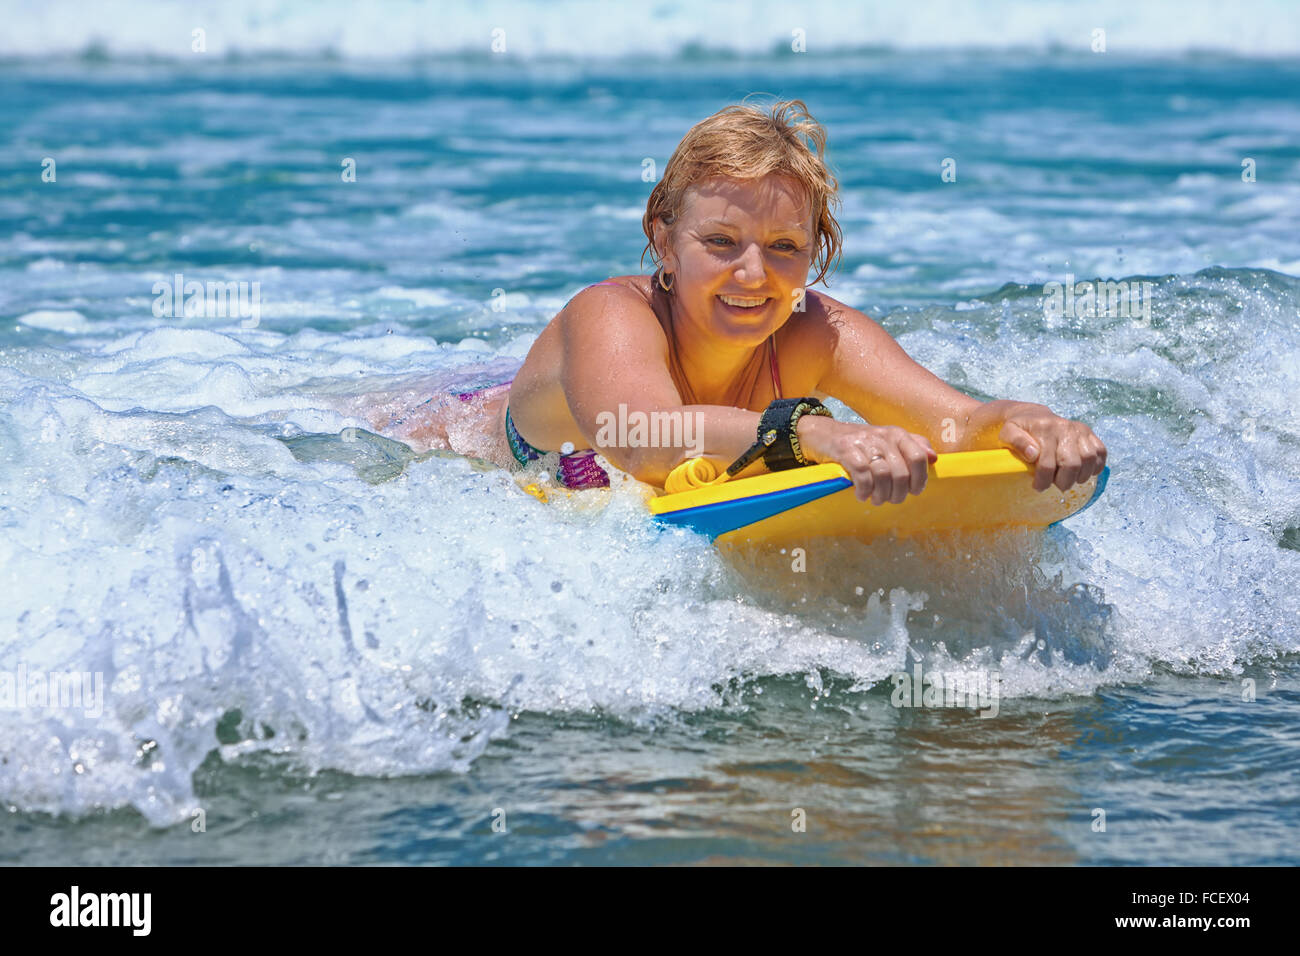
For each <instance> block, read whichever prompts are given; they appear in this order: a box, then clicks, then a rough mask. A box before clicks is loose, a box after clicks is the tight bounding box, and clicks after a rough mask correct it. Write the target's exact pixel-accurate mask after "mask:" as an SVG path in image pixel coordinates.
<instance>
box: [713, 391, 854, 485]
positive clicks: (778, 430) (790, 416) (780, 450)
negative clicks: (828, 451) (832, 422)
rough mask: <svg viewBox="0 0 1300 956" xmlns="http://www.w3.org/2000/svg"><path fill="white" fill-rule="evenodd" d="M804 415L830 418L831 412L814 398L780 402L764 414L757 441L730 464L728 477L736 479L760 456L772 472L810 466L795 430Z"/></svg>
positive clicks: (760, 422)
mask: <svg viewBox="0 0 1300 956" xmlns="http://www.w3.org/2000/svg"><path fill="white" fill-rule="evenodd" d="M805 415H823V416H825V417H826V418H831V417H832V415H831V410H830V409H829V408H827V407H826V406H825V405H823V404H822V403H821V402H819V401H818V400H817V399H815V398H778V399H777V400H776V401H774V402H773V403H772V404H771V405H769V406H767V409H766V410H765V411H764V412H763V417H762V418H760V419H759V422H758V441H756V442H754V444H753V445H752V446H750V449H749V450H748V451H747V452H745V453H744V454H743V455H741V456H740V457H739V458H737V459H736V460H735V461H734V462H732V463H731V465H730V467H728V468H727V475H728V476H729V477H735V476H736V475H737V474H738V473H740V472H742V471H744V470H745V469H746V468H748V467H749V466H750V465H751V464H752V463H753V462H754V461H756V460H757V459H758V457H759V455H762V456H763V462H764V464H766V465H767V467H768V470H769V471H785V470H786V469H787V468H799V467H801V466H803V465H807V464H809V462H808V460H807V459H805V458H804V456H803V450H802V449H801V448H800V447H799V437H798V435H796V434H795V428H796V426H797V425H798V424H799V419H801V418H802V417H803V416H805Z"/></svg>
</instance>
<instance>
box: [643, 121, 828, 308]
mask: <svg viewBox="0 0 1300 956" xmlns="http://www.w3.org/2000/svg"><path fill="white" fill-rule="evenodd" d="M809 141H811V144H812V146H811V148H810V146H809ZM825 149H826V130H825V128H823V127H822V125H821V124H820V123H818V122H817V121H816V120H815V119H813V117H812V114H811V113H809V112H808V107H807V106H805V105H804V103H803V101H802V100H782V101H780V102H776V103H773V104H772V105H771V106H770V108H769V109H768V110H767V111H764V110H763V109H762V108H761V107H758V106H752V105H747V104H745V103H743V102H742V103H739V104H735V105H732V106H727V107H724V108H723V109H720V110H718V112H716V113H714V114H713V115H712V116H710V117H708V118H707V119H704V120H701V121H700V122H698V123H696V124H695V125H694V126H692V127H691V128H690V130H689V131H688V132H687V134H686V135H685V136H684V137H682V141H681V142H680V143H678V144H677V148H676V149H675V150H673V155H672V156H671V157H670V158H669V160H668V165H667V166H666V167H664V175H663V178H662V179H660V180H659V182H658V183H656V184H655V188H654V189H653V190H652V191H651V193H650V198H649V200H648V201H647V202H646V210H645V215H644V216H642V217H641V228H642V230H644V232H645V234H646V237H647V238H648V239H649V241H648V242H647V243H646V247H645V249H644V250H643V251H642V252H641V260H642V262H644V261H645V256H646V253H647V252H649V253H650V254H651V258H652V260H653V261H654V262H655V265H656V267H658V265H659V260H658V258H657V256H656V250H655V248H654V224H655V222H656V221H657V220H662V221H663V224H664V225H665V226H667V227H668V230H669V234H670V235H671V233H672V229H673V226H674V224H675V223H676V222H677V219H678V217H679V216H681V214H682V211H683V209H684V208H685V205H686V191H687V190H688V189H689V188H690V187H691V186H694V185H697V184H698V183H701V182H703V181H704V180H706V179H710V178H712V177H714V176H723V177H726V178H729V179H737V180H747V179H761V178H762V177H764V176H766V175H768V174H770V173H778V174H781V175H785V176H789V177H790V178H791V179H793V180H795V181H796V182H798V183H799V184H800V185H801V186H802V187H803V189H804V192H805V195H807V197H808V198H809V200H810V201H811V203H812V212H813V218H814V220H815V222H816V225H815V227H814V230H813V242H814V245H815V246H816V247H817V251H816V253H815V254H814V256H813V260H812V266H813V268H815V269H817V270H818V273H817V278H815V279H813V281H812V282H811V283H809V284H810V285H812V284H815V283H818V282H821V281H822V279H824V278H825V277H826V274H827V271H828V270H830V269H831V267H832V264H833V263H834V262H835V261H836V260H838V259H839V257H840V246H841V243H842V241H843V235H842V233H841V232H840V224H839V223H838V222H836V220H835V217H834V216H833V215H832V214H831V205H832V204H834V205H836V206H838V205H839V203H840V198H839V183H838V182H837V180H836V179H835V176H834V175H833V174H832V173H831V171H830V167H829V166H827V164H826V162H825V160H824V159H823V155H824V153H825ZM814 150H815V151H814Z"/></svg>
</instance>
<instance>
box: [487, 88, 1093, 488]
mask: <svg viewBox="0 0 1300 956" xmlns="http://www.w3.org/2000/svg"><path fill="white" fill-rule="evenodd" d="M806 139H811V140H812V142H813V144H814V145H815V147H816V152H815V153H814V152H813V150H812V149H810V148H809V146H808V144H807V142H806ZM824 147H825V132H824V131H823V129H822V128H821V126H820V125H819V124H817V122H816V121H815V120H814V119H813V118H812V117H811V116H810V115H809V114H808V112H807V109H806V107H805V106H804V104H803V103H801V102H799V101H797V100H796V101H790V102H785V103H778V104H775V105H774V106H773V107H772V108H771V111H770V113H768V114H765V113H763V112H762V111H761V110H759V109H757V108H754V107H751V106H730V107H727V108H725V109H723V110H721V111H720V112H718V113H716V114H714V115H713V116H711V117H709V118H708V119H706V120H704V121H703V122H701V123H699V124H698V125H696V126H695V127H694V128H692V129H691V130H690V132H688V133H687V134H686V137H685V138H684V139H683V140H682V142H681V144H680V145H679V146H678V147H677V149H676V151H675V152H674V153H673V156H672V158H671V159H670V160H669V162H668V166H667V167H666V169H665V171H664V177H663V179H662V180H661V181H660V182H659V183H658V184H657V185H656V186H655V188H654V190H653V192H652V193H651V195H650V199H649V202H648V204H647V208H646V213H645V217H644V219H643V228H644V230H645V232H646V236H647V238H648V240H649V242H648V244H647V251H650V250H653V252H654V254H655V259H656V261H657V263H658V265H659V268H658V269H657V271H656V272H655V274H654V275H653V276H620V277H618V278H616V279H610V280H606V281H605V282H601V283H598V284H597V285H595V286H591V287H589V288H587V289H584V290H583V291H582V292H580V293H579V294H578V295H576V296H575V297H574V298H573V299H572V301H570V302H569V304H568V305H567V306H566V307H565V308H564V309H563V311H561V312H560V313H559V315H557V316H556V317H555V318H554V319H553V320H552V321H551V323H550V324H549V325H548V326H547V327H546V329H545V330H544V331H543V332H542V334H541V336H540V337H539V338H538V339H537V341H536V342H535V343H534V345H533V347H532V349H531V350H530V351H529V353H528V357H527V359H526V360H525V362H524V365H523V367H522V368H521V369H520V371H519V373H518V375H517V376H516V378H515V379H514V380H513V382H512V383H509V384H508V386H498V388H497V389H493V390H489V391H487V392H484V393H476V395H475V396H473V397H479V398H481V399H482V400H484V401H485V402H487V403H488V407H487V409H485V410H490V411H491V412H492V414H493V415H494V417H496V418H497V420H498V422H499V424H500V427H501V429H502V431H503V432H504V433H505V434H506V436H507V441H508V443H509V446H510V450H511V454H512V457H513V458H514V459H515V460H516V461H518V462H520V463H521V464H523V463H526V462H527V461H529V460H531V459H533V458H535V457H537V456H538V454H539V452H538V449H551V450H560V451H562V452H566V453H567V454H563V455H562V458H561V471H560V473H559V475H558V477H559V478H560V480H561V481H562V482H563V483H565V484H566V485H568V486H570V487H593V486H598V485H602V484H607V483H608V479H607V476H606V474H605V472H604V471H603V469H601V468H600V467H599V465H598V464H597V463H596V461H595V459H594V455H593V452H592V449H594V450H595V451H598V452H599V453H600V454H601V455H603V456H604V457H605V458H606V459H607V460H608V461H609V462H611V463H612V464H613V465H614V466H616V467H617V468H620V469H622V470H623V471H626V472H628V473H630V474H631V475H633V476H635V477H636V478H638V479H640V480H642V481H645V482H648V483H650V484H653V485H656V486H660V487H662V486H663V484H664V481H665V479H666V477H667V476H668V474H669V472H670V471H672V469H673V468H674V467H675V466H677V465H678V464H680V463H681V462H682V461H683V460H685V459H686V458H687V457H689V455H688V449H687V448H686V447H683V444H682V443H679V444H678V445H677V446H676V447H673V446H671V445H670V446H669V447H664V446H663V444H662V443H653V444H652V443H649V442H646V441H644V440H640V441H628V440H626V434H627V432H626V430H624V432H623V434H624V436H625V440H624V442H623V446H622V447H620V446H619V444H618V443H617V441H614V440H612V438H611V436H612V435H613V434H614V430H613V429H610V428H608V427H602V426H603V425H606V424H607V423H608V422H609V421H610V419H611V416H613V415H615V414H618V415H621V416H623V417H624V418H625V419H627V420H635V419H636V418H637V416H644V417H643V418H642V421H645V420H647V419H649V418H650V416H652V415H655V414H658V415H660V416H661V420H667V419H666V418H664V417H663V416H665V413H667V416H669V417H671V416H672V415H676V416H678V417H679V418H681V417H683V416H692V419H691V420H692V423H693V424H694V425H695V426H696V429H695V435H696V439H695V444H696V447H693V448H691V449H689V450H690V451H692V452H694V453H699V452H700V451H701V450H702V453H703V455H704V456H705V457H707V458H709V459H712V460H713V461H714V462H715V463H716V464H717V465H718V466H719V468H726V467H727V466H729V465H733V463H735V464H736V465H737V467H736V468H735V469H734V473H736V474H741V473H746V474H747V473H754V472H759V471H762V470H763V468H764V466H765V465H766V466H767V467H772V468H782V467H793V466H795V465H798V464H803V463H811V462H839V463H840V464H841V465H842V466H843V467H844V469H845V471H846V472H847V473H848V475H849V477H850V478H851V479H852V481H853V483H854V486H855V490H856V494H857V496H858V498H859V499H860V500H862V501H866V500H867V498H868V497H870V498H871V500H872V501H873V502H874V503H875V504H877V505H879V504H883V503H885V502H887V501H888V502H894V503H900V502H902V501H903V500H904V499H905V498H906V496H907V495H908V494H909V493H911V494H920V493H921V491H922V489H924V487H925V483H926V477H927V474H928V467H927V466H928V465H929V463H930V462H933V461H934V460H935V454H936V453H935V448H936V447H938V448H940V449H941V450H943V451H945V452H948V451H961V450H968V449H977V448H997V447H1003V446H1005V447H1009V448H1011V449H1012V450H1013V451H1014V452H1015V453H1016V454H1017V455H1018V456H1019V457H1020V458H1022V459H1024V460H1025V461H1027V462H1030V463H1032V464H1035V465H1036V466H1037V467H1036V470H1035V475H1034V487H1035V489H1037V490H1038V491H1044V490H1046V489H1047V488H1048V487H1049V486H1050V485H1055V486H1056V487H1057V488H1059V489H1061V490H1062V491H1064V490H1066V489H1068V488H1069V487H1070V486H1072V485H1074V484H1075V483H1078V482H1084V481H1087V480H1088V479H1089V478H1091V477H1092V476H1094V475H1097V474H1100V472H1101V470H1102V469H1103V468H1104V467H1105V465H1106V446H1105V445H1104V444H1102V442H1101V440H1100V439H1099V438H1098V437H1097V436H1096V435H1094V434H1093V432H1092V430H1091V429H1089V428H1088V426H1086V425H1084V424H1082V423H1080V422H1075V421H1068V420H1066V419H1064V418H1061V417H1059V416H1057V415H1055V414H1053V413H1052V412H1051V411H1050V410H1048V409H1047V408H1046V407H1044V406H1042V405H1037V404H1034V403H1031V402H1018V401H1008V400H1000V401H991V402H979V401H976V400H975V399H972V398H970V397H968V396H966V395H963V394H962V393H960V392H958V391H957V390H956V389H954V388H952V387H950V386H949V385H947V384H946V383H944V382H943V381H942V380H940V379H939V378H937V377H936V376H935V375H933V374H931V373H930V372H929V371H927V370H926V369H924V368H922V367H921V366H920V365H918V364H917V363H916V362H914V361H912V359H911V358H909V357H908V356H907V354H906V353H905V352H904V351H903V350H902V349H901V348H900V347H899V346H898V344H897V343H895V342H894V340H893V339H892V338H891V337H890V336H889V334H888V333H887V332H885V331H884V329H882V328H881V327H880V326H879V325H878V324H877V323H876V322H874V321H872V320H871V319H869V318H868V317H867V316H865V315H863V314H862V313H861V312H859V311H857V310H856V309H852V308H850V307H849V306H847V305H845V304H844V303H842V302H838V301H836V300H835V299H833V298H831V297H830V296H828V295H826V294H824V293H820V292H816V291H813V290H811V289H805V285H806V279H807V276H808V272H809V269H810V267H811V266H816V267H817V268H818V270H819V271H818V274H817V278H816V279H815V280H814V282H820V281H821V280H822V279H823V278H824V277H825V275H826V272H827V268H828V267H829V265H830V262H831V260H832V259H834V258H836V257H837V256H838V254H839V249H840V230H839V225H838V224H837V223H836V221H835V219H834V218H833V217H832V215H831V213H830V203H831V202H832V201H838V200H837V197H836V190H837V188H838V187H837V184H836V181H835V179H834V177H833V176H832V175H831V173H830V171H829V170H828V168H827V167H826V166H825V164H824V162H823V159H822V156H823V151H824ZM832 395H833V396H835V397H836V398H838V399H840V400H841V401H843V402H844V403H845V404H846V405H848V406H849V407H850V408H852V409H854V410H855V411H856V412H858V413H859V414H860V415H861V416H862V417H863V418H864V419H866V420H867V421H868V422H870V423H872V424H854V423H849V422H838V421H834V420H833V419H831V418H829V417H825V416H826V414H827V413H826V410H825V409H824V408H822V407H819V406H820V402H819V401H818V400H819V399H823V398H825V397H827V396H832ZM461 397H462V399H468V398H471V397H472V396H469V395H465V396H461ZM800 398H803V399H805V401H803V402H799V401H797V399H800ZM507 399H508V403H507ZM620 406H622V408H620ZM760 422H761V423H762V425H763V428H762V432H761V434H760ZM499 434H500V433H499ZM756 436H758V438H759V439H760V440H759V441H756ZM764 436H765V440H766V441H767V442H768V444H764V443H763V441H764ZM574 449H581V450H580V451H575V450H574ZM747 452H749V454H748V455H747V456H746V453H747ZM742 456H744V457H743V458H742ZM760 456H761V457H762V459H763V460H761V461H760V460H759V457H760ZM498 457H502V458H503V457H504V455H503V454H499V455H498ZM738 459H740V460H739V461H738Z"/></svg>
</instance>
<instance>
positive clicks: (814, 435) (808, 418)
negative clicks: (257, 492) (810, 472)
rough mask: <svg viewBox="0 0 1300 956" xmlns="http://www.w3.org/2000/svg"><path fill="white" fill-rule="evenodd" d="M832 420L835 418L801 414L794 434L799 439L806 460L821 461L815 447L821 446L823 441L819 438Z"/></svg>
mask: <svg viewBox="0 0 1300 956" xmlns="http://www.w3.org/2000/svg"><path fill="white" fill-rule="evenodd" d="M830 421H833V419H828V418H826V417H825V416H823V415H801V416H799V421H797V422H796V423H795V426H794V434H795V438H797V439H798V440H799V449H800V451H801V452H802V453H803V457H804V459H805V460H806V461H809V462H817V461H820V458H818V457H817V454H816V451H815V449H817V448H819V447H820V444H821V443H820V442H819V441H818V439H819V437H820V436H821V435H822V434H823V432H824V430H825V429H826V428H828V427H829V425H828V422H830Z"/></svg>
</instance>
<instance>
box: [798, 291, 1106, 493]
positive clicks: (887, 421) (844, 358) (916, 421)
mask: <svg viewBox="0 0 1300 956" xmlns="http://www.w3.org/2000/svg"><path fill="white" fill-rule="evenodd" d="M820 298H821V300H822V302H823V303H825V306H826V316H827V318H826V323H827V324H826V329H827V331H828V332H829V337H830V341H831V342H832V343H833V346H832V356H833V357H832V359H831V361H830V362H829V363H827V365H826V366H825V370H824V371H823V373H822V377H821V380H820V381H819V383H818V385H817V391H819V392H822V393H824V394H829V395H834V396H835V397H836V398H838V399H840V400H841V401H842V402H844V403H845V404H846V405H848V406H849V407H850V408H852V409H853V410H854V411H856V412H857V413H858V414H859V415H861V416H862V417H863V418H865V419H866V420H867V421H869V422H871V423H872V424H873V425H897V426H899V427H901V428H905V429H907V430H908V431H912V432H917V433H919V434H922V435H925V436H926V437H928V438H929V439H930V441H931V443H932V444H933V445H934V447H935V449H936V450H938V451H939V452H941V453H942V452H945V451H948V452H952V451H972V450H975V449H980V448H1004V447H1005V448H1010V449H1011V450H1012V451H1013V452H1014V453H1015V454H1016V455H1017V456H1018V457H1019V458H1021V459H1022V460H1023V461H1026V462H1028V463H1030V464H1033V465H1036V466H1037V468H1036V469H1035V472H1034V488H1035V490H1037V491H1046V490H1047V489H1048V488H1049V487H1050V486H1051V485H1056V487H1057V488H1059V489H1060V490H1061V491H1065V490H1066V489H1068V488H1069V487H1070V486H1072V485H1074V484H1076V483H1082V482H1085V481H1087V480H1089V479H1090V478H1091V477H1093V476H1094V475H1099V474H1101V470H1102V469H1103V468H1105V467H1106V446H1105V445H1104V444H1103V443H1102V441H1101V439H1100V438H1098V437H1097V436H1096V435H1094V434H1093V432H1092V429H1091V428H1089V427H1088V426H1087V425H1085V424H1083V423H1082V422H1076V421H1070V420H1069V419H1065V418H1062V417H1060V416H1059V415H1056V414H1054V413H1053V412H1052V411H1051V409H1049V408H1047V407H1046V406H1045V405H1037V404H1034V403H1032V402H1017V401H1011V400H1006V399H999V400H995V401H991V402H980V401H978V400H977V399H974V398H971V397H970V396H969V395H963V394H962V393H961V392H959V391H957V389H955V388H953V387H952V386H951V385H949V384H948V383H947V382H945V381H943V379H941V378H939V377H938V376H937V375H935V374H933V373H932V372H930V371H929V370H928V369H926V368H924V367H922V366H921V365H920V364H918V363H917V362H915V361H914V360H913V359H912V358H911V356H909V355H908V354H907V353H906V352H905V351H903V349H902V347H901V346H900V345H899V344H898V343H897V342H895V341H894V339H893V337H892V336H890V334H889V333H888V332H886V331H885V330H884V329H883V328H881V326H880V325H879V323H877V322H874V321H872V320H871V319H870V318H868V317H867V316H865V315H863V314H862V313H861V312H859V311H857V310H856V309H851V308H849V307H848V306H845V305H843V304H842V303H839V302H836V301H835V300H833V299H830V298H829V297H827V296H824V295H823V296H820Z"/></svg>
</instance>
